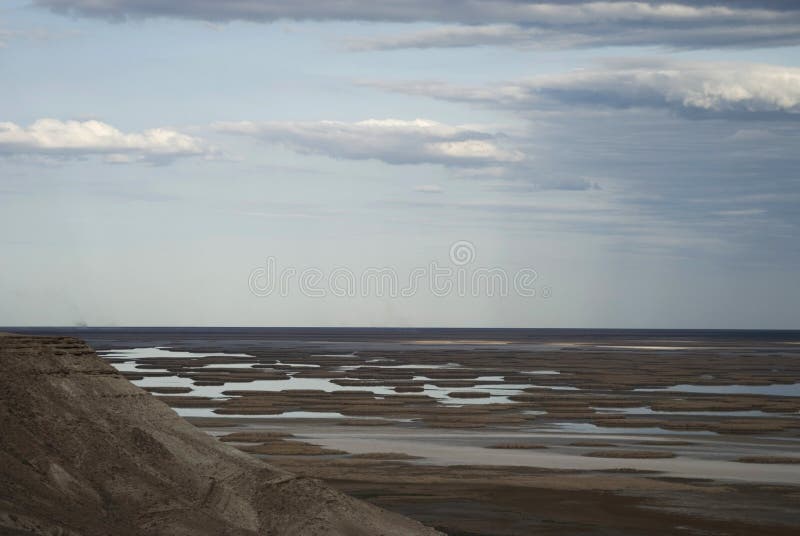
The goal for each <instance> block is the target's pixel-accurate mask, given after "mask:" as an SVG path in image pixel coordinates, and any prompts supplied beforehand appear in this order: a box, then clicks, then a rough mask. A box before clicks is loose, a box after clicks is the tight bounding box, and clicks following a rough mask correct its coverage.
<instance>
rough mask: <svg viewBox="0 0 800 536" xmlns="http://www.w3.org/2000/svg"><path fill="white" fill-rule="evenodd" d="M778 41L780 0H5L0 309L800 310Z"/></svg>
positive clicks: (576, 315) (782, 51) (788, 32)
mask: <svg viewBox="0 0 800 536" xmlns="http://www.w3.org/2000/svg"><path fill="white" fill-rule="evenodd" d="M798 45H800V9H798V8H794V7H792V5H791V3H785V2H777V1H776V2H748V1H746V0H739V1H735V2H729V3H726V5H725V6H719V5H715V4H714V3H713V2H693V3H691V4H689V3H683V4H682V3H681V2H677V1H676V2H673V3H663V2H627V3H622V2H606V3H591V2H582V1H579V0H573V1H570V2H564V3H558V4H551V5H545V4H542V3H540V2H526V1H522V0H513V1H511V0H509V1H503V0H500V1H486V0H482V1H477V2H468V3H465V2H461V1H459V0H439V1H430V2H414V1H411V2H384V3H371V2H338V1H332V2H315V1H314V0H303V1H300V2H295V3H289V4H287V3H282V2H273V1H271V0H242V1H240V2H236V3H217V2H210V1H204V0H196V1H189V0H176V1H174V2H169V3H166V4H161V3H157V2H156V3H154V2H147V1H144V0H113V1H112V0H92V1H89V0H36V1H29V0H14V1H10V2H4V3H3V5H2V7H0V81H2V83H0V247H2V252H3V254H2V260H0V325H31V324H37V325H74V324H84V323H88V324H90V325H330V326H337V325H357V326H370V325H376V326H516V327H696V328H797V327H798V324H797V318H800V314H799V313H800V305H798V304H800V285H797V276H798V266H799V264H798V262H800V248H799V247H798V242H797V240H796V238H795V237H796V236H797V234H798V227H799V226H800V216H799V215H800V211H799V210H798V201H800V177H798V172H797V169H798V164H799V163H800V156H798V151H797V149H798V147H800V128H798V118H800V65H799V64H800V46H798ZM459 241H461V242H464V241H466V242H468V243H469V245H470V248H471V252H472V253H474V258H471V261H470V263H469V264H468V265H466V266H461V265H457V264H454V263H453V259H452V258H451V256H450V250H451V246H452V245H453V244H454V243H456V242H459ZM268 258H273V259H275V260H276V262H277V266H278V267H279V269H286V268H294V269H296V271H297V272H302V271H303V270H306V269H312V270H319V272H321V273H322V274H324V276H326V277H327V276H328V275H329V274H330V273H331V272H332V271H333V270H335V269H337V268H344V269H347V270H349V272H350V273H352V274H354V275H355V279H357V280H358V281H359V282H361V279H360V278H361V276H362V275H363V274H364V273H365V271H368V270H369V269H370V268H380V269H390V270H391V271H392V272H393V273H394V274H396V275H397V276H398V278H399V280H401V281H404V280H406V279H407V278H408V275H409V274H410V273H411V272H412V271H413V270H414V269H415V268H426V269H428V270H429V269H430V266H431V263H437V265H439V266H443V267H448V268H450V269H451V270H453V273H454V277H457V272H458V269H461V268H463V269H465V270H467V271H468V274H467V275H471V274H472V273H473V272H474V271H475V270H479V269H481V268H487V269H488V268H497V269H501V270H503V272H504V273H505V274H507V275H508V277H509V278H513V275H514V274H516V273H519V272H520V270H535V272H536V274H537V277H536V281H535V285H534V286H535V290H536V292H535V295H534V296H528V295H520V293H519V292H515V291H513V289H512V291H510V292H507V293H506V294H507V295H499V294H502V293H495V295H487V293H477V294H475V295H470V294H467V295H458V293H451V294H449V295H447V296H439V295H436V293H434V292H432V291H431V289H430V288H425V285H422V286H421V287H420V288H419V289H417V291H416V292H414V293H412V294H413V295H409V296H393V295H388V293H384V294H383V295H379V293H376V292H367V291H366V290H365V291H364V293H361V292H358V293H357V295H348V296H336V295H334V294H333V293H331V292H330V289H328V292H326V293H325V295H324V296H323V297H312V296H309V295H308V294H309V293H308V292H305V291H303V289H301V288H299V283H298V282H297V281H295V284H294V286H292V288H291V289H290V291H289V292H287V293H285V295H279V294H278V293H273V294H271V295H269V296H258V295H256V294H257V293H254V292H253V289H252V288H251V287H252V284H251V283H252V281H251V280H252V277H251V276H252V275H253V273H255V272H258V270H259V269H260V268H262V267H264V266H265V263H266V262H267V259H268ZM325 284H327V285H328V286H330V281H329V280H324V281H323V283H321V285H322V286H325Z"/></svg>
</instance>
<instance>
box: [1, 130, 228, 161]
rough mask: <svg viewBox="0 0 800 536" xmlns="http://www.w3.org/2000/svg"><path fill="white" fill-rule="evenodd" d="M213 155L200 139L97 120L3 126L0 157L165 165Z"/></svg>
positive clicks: (173, 131)
mask: <svg viewBox="0 0 800 536" xmlns="http://www.w3.org/2000/svg"><path fill="white" fill-rule="evenodd" d="M212 153H213V150H212V149H211V148H210V147H208V146H206V145H205V144H204V143H203V142H202V141H201V140H200V139H198V138H195V137H192V136H188V135H186V134H181V133H180V132H177V131H175V130H171V129H166V128H153V129H149V130H144V131H142V132H138V133H137V132H134V133H125V132H122V131H120V130H118V129H116V128H114V127H113V126H111V125H109V124H107V123H103V122H101V121H95V120H88V121H74V120H70V121H60V120H58V119H39V120H37V121H36V122H34V123H32V124H31V125H29V126H28V127H23V126H20V125H17V124H14V123H10V122H0V156H3V155H5V156H13V155H43V156H50V157H59V158H83V157H87V156H102V157H104V158H105V160H106V161H107V162H109V163H127V162H134V161H149V162H151V163H164V162H168V161H170V160H173V159H175V158H181V157H192V156H209V155H211V154H212Z"/></svg>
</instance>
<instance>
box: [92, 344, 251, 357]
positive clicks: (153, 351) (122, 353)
mask: <svg viewBox="0 0 800 536" xmlns="http://www.w3.org/2000/svg"><path fill="white" fill-rule="evenodd" d="M99 355H100V357H114V358H119V357H124V358H127V359H148V358H152V357H167V358H171V357H210V356H214V357H254V356H252V355H250V354H226V353H224V352H214V353H210V354H209V353H198V352H178V351H175V350H170V349H169V348H167V347H166V346H154V347H152V348H130V349H127V350H108V351H105V352H100V354H99Z"/></svg>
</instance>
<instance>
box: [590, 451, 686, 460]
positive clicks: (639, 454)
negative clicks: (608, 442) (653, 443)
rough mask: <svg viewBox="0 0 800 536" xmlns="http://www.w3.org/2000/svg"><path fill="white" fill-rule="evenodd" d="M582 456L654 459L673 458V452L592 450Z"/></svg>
mask: <svg viewBox="0 0 800 536" xmlns="http://www.w3.org/2000/svg"><path fill="white" fill-rule="evenodd" d="M584 456H590V457H592V458H630V459H655V458H674V457H675V453H674V452H667V451H658V450H594V451H592V452H587V453H585V454H584Z"/></svg>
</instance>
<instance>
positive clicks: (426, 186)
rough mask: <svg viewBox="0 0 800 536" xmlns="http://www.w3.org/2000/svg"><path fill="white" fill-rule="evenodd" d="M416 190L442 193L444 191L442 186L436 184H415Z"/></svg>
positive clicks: (425, 192) (426, 192) (424, 192)
mask: <svg viewBox="0 0 800 536" xmlns="http://www.w3.org/2000/svg"><path fill="white" fill-rule="evenodd" d="M414 191H415V192H422V193H423V194H441V193H443V192H444V190H443V189H442V187H441V186H439V185H436V184H421V185H419V186H414Z"/></svg>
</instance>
